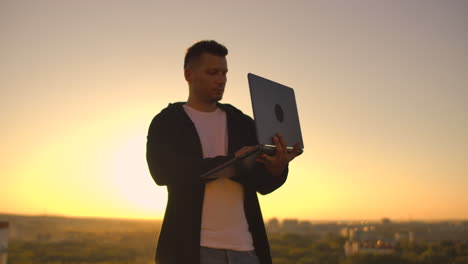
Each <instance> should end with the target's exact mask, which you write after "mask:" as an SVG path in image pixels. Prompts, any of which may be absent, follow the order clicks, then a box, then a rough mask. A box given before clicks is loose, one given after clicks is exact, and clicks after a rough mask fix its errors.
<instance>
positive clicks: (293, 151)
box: [289, 142, 301, 161]
mask: <svg viewBox="0 0 468 264" xmlns="http://www.w3.org/2000/svg"><path fill="white" fill-rule="evenodd" d="M300 146H301V145H300V144H299V142H297V143H296V144H295V145H294V148H293V150H292V151H291V153H290V155H289V161H291V160H293V159H294V158H295V157H296V156H297V154H298V153H299V148H300Z"/></svg>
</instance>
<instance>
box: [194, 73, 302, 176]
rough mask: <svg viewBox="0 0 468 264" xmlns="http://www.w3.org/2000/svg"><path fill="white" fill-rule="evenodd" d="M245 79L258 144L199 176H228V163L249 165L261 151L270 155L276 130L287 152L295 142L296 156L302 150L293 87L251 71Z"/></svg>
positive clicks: (230, 171)
mask: <svg viewBox="0 0 468 264" xmlns="http://www.w3.org/2000/svg"><path fill="white" fill-rule="evenodd" d="M247 78H248V81H249V88H250V99H251V101H252V109H253V113H254V120H255V127H256V130H257V131H256V132H257V140H258V142H259V145H257V146H255V147H254V148H253V149H252V150H251V151H249V152H247V153H245V154H244V155H242V156H240V157H235V158H233V159H231V160H229V161H227V162H225V163H223V164H221V165H219V166H217V167H215V168H213V169H211V170H209V171H208V172H206V173H203V174H202V175H201V177H202V178H224V177H231V176H233V175H232V174H233V173H234V170H233V167H232V166H230V165H233V164H235V163H237V162H242V165H243V166H246V167H251V166H252V165H253V164H254V163H255V157H257V156H258V154H260V153H261V152H265V153H267V154H269V155H273V154H274V153H275V151H276V146H275V144H274V142H273V137H274V136H275V135H277V134H278V133H281V134H282V135H283V138H284V140H285V141H286V144H287V149H288V151H292V149H293V147H294V145H295V144H296V143H297V142H299V145H300V146H299V155H300V154H302V152H303V151H304V142H303V140H302V133H301V126H300V123H299V115H298V112H297V106H296V97H295V95H294V90H293V89H292V88H289V87H287V86H284V85H282V84H279V83H276V82H273V81H270V80H268V79H265V78H263V77H260V76H257V75H255V74H252V73H249V74H248V75H247Z"/></svg>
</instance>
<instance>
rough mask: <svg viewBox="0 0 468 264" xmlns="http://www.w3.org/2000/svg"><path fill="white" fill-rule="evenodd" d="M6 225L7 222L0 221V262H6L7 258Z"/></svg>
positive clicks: (7, 225) (2, 263) (1, 263)
mask: <svg viewBox="0 0 468 264" xmlns="http://www.w3.org/2000/svg"><path fill="white" fill-rule="evenodd" d="M8 227H9V223H8V222H5V221H0V264H6V263H7V258H8Z"/></svg>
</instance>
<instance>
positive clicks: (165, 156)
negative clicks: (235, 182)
mask: <svg viewBox="0 0 468 264" xmlns="http://www.w3.org/2000/svg"><path fill="white" fill-rule="evenodd" d="M174 130H175V128H174V127H171V126H170V122H165V121H164V119H163V118H161V117H159V116H156V117H155V118H154V119H153V121H152V122H151V125H150V127H149V130H148V136H147V143H146V160H147V163H148V168H149V171H150V174H151V176H152V178H153V179H154V181H155V182H156V184H157V185H160V186H163V185H187V184H200V183H202V182H203V181H206V180H202V179H200V175H201V174H202V173H204V172H206V171H208V170H210V169H212V168H214V167H216V166H218V165H220V164H222V163H224V162H226V161H228V160H229V159H231V158H232V156H218V157H215V158H208V159H203V157H202V154H201V151H200V153H198V152H197V151H196V149H195V146H193V145H192V146H185V145H184V144H183V143H181V141H182V140H183V139H181V138H180V137H181V136H183V135H184V132H180V131H174ZM188 136H193V135H188Z"/></svg>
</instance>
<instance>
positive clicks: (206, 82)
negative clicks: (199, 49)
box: [185, 53, 228, 103]
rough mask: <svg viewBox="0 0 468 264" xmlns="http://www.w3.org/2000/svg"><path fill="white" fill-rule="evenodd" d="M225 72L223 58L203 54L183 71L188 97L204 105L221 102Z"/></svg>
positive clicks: (225, 62)
mask: <svg viewBox="0 0 468 264" xmlns="http://www.w3.org/2000/svg"><path fill="white" fill-rule="evenodd" d="M227 71H228V68H227V61H226V58H225V57H220V56H216V55H212V54H209V53H203V54H202V55H201V56H200V58H199V60H198V61H197V62H195V63H194V65H192V66H191V67H189V68H188V69H186V70H185V78H186V80H187V81H188V83H189V86H190V96H191V97H193V98H196V99H197V100H199V101H202V102H206V103H213V102H218V101H219V100H221V99H222V98H223V93H224V87H225V86H226V81H227V79H226V74H227Z"/></svg>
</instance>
